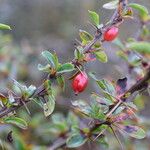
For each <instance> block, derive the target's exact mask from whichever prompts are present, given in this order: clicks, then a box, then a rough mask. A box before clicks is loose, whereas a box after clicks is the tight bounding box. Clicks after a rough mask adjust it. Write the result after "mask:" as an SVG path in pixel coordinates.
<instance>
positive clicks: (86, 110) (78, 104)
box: [72, 100, 91, 116]
mask: <svg viewBox="0 0 150 150" xmlns="http://www.w3.org/2000/svg"><path fill="white" fill-rule="evenodd" d="M72 105H73V106H74V107H75V108H76V109H77V110H79V111H80V112H82V113H83V114H84V115H87V116H89V114H90V113H91V107H90V106H89V105H88V104H87V103H86V102H84V101H83V100H77V101H73V102H72Z"/></svg>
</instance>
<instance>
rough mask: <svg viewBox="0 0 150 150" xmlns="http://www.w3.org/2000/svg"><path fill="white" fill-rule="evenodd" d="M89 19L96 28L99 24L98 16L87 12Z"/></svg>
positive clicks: (92, 12)
mask: <svg viewBox="0 0 150 150" xmlns="http://www.w3.org/2000/svg"><path fill="white" fill-rule="evenodd" d="M89 17H90V19H91V21H92V23H94V24H95V25H96V26H97V27H98V26H99V22H100V19H99V15H98V14H97V13H96V12H94V11H90V10H89Z"/></svg>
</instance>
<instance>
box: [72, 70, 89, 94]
mask: <svg viewBox="0 0 150 150" xmlns="http://www.w3.org/2000/svg"><path fill="white" fill-rule="evenodd" d="M87 84H88V76H87V74H86V73H85V72H81V73H79V74H78V75H77V76H76V77H75V78H74V79H73V82H72V88H73V90H74V92H75V94H78V93H80V92H82V91H84V90H85V88H86V87H87Z"/></svg>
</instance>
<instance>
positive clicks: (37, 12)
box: [0, 0, 150, 150]
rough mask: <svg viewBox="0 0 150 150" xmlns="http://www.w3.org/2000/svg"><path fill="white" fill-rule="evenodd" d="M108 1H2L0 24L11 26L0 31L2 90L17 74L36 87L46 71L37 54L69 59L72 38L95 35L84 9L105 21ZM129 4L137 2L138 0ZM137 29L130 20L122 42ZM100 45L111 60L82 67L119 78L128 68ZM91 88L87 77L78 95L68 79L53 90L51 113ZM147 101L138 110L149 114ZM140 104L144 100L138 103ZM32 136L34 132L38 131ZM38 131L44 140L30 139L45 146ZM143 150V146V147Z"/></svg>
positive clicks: (112, 51)
mask: <svg viewBox="0 0 150 150" xmlns="http://www.w3.org/2000/svg"><path fill="white" fill-rule="evenodd" d="M106 2H108V0H0V22H1V23H6V24H8V25H10V26H11V27H12V31H4V32H2V33H1V34H0V85H1V86H0V89H1V91H2V92H4V93H5V92H6V91H7V87H10V86H11V85H10V82H11V79H10V78H15V79H16V80H18V81H21V82H24V83H25V84H26V85H30V84H34V85H36V86H38V85H40V84H41V82H42V79H44V77H45V75H44V74H43V73H41V72H39V71H38V69H37V65H38V63H43V59H42V57H41V52H42V51H43V50H55V51H56V52H57V54H58V57H59V59H60V61H61V62H66V60H67V61H68V60H71V59H72V58H73V52H74V43H75V39H76V38H79V36H78V30H79V29H84V30H88V31H90V32H91V33H93V30H92V29H91V27H90V25H89V24H88V10H94V11H96V12H98V13H99V14H100V15H101V22H106V21H108V20H109V18H110V17H111V15H112V13H113V11H111V10H105V9H103V8H102V5H103V4H104V3H106ZM132 2H136V0H133V1H132ZM137 2H138V3H140V4H143V5H145V6H146V7H147V8H148V9H149V10H150V1H149V0H144V1H143V0H138V1H137ZM135 15H136V14H135ZM138 28H139V24H138V20H137V19H135V20H130V19H128V20H126V21H125V23H124V24H122V25H121V27H120V30H121V32H120V33H119V37H120V38H121V39H122V40H123V41H124V40H125V39H126V38H128V37H136V36H138ZM104 47H105V48H106V53H108V57H109V62H108V63H107V64H101V63H99V62H92V63H90V64H88V65H86V69H87V70H88V71H89V70H91V71H96V72H97V74H98V75H99V77H100V78H102V77H105V78H110V79H113V80H117V79H118V78H121V77H124V76H125V75H126V72H127V66H126V65H125V62H124V61H122V60H121V59H120V58H118V57H117V56H116V55H115V50H116V47H115V46H114V45H112V44H108V43H104ZM118 64H119V65H118ZM106 68H107V69H106ZM92 91H97V87H96V86H95V83H94V82H93V81H90V85H89V86H88V88H87V89H86V91H85V92H84V93H83V94H80V95H79V97H76V96H75V95H74V93H73V91H72V90H71V89H70V82H68V84H67V86H66V90H65V92H64V93H62V92H59V90H58V91H57V92H59V94H58V96H57V103H58V105H57V109H56V110H55V111H56V112H57V111H63V112H65V113H66V112H67V110H66V108H68V107H66V106H70V105H71V103H70V102H71V100H76V99H79V98H83V99H89V96H90V94H89V93H90V92H92ZM145 103H146V106H145V109H144V110H143V111H142V114H144V116H145V117H149V116H150V112H149V107H150V103H149V102H148V100H145ZM33 105H34V104H33ZM140 105H144V104H143V103H142V102H141V104H140ZM30 107H31V108H32V110H33V113H32V115H33V116H34V115H36V114H35V112H37V109H39V108H36V107H35V109H33V108H34V107H33V106H29V108H30ZM40 111H41V110H40V109H39V114H38V115H37V116H41V114H40V113H42V111H41V112H40ZM20 113H22V112H20ZM33 118H35V116H34V117H33ZM39 118H40V117H39ZM29 120H30V121H31V120H32V119H31V118H30V119H29ZM39 122H40V121H39ZM37 126H38V125H37ZM4 128H6V131H7V130H9V127H4ZM30 130H31V132H37V130H36V129H33V130H32V128H31V129H30ZM22 132H23V131H22ZM24 132H25V131H24ZM24 132H23V134H24ZM34 134H35V133H33V136H35V135H36V134H35V135H34ZM37 134H38V135H37V138H39V139H40V138H41V139H42V140H43V141H44V142H45V143H44V142H43V143H42V141H41V143H40V142H39V141H40V140H39V139H36V137H34V138H35V139H34V138H33V141H32V142H33V143H34V144H35V143H36V142H35V141H37V143H38V142H39V143H38V144H49V140H48V139H47V138H48V135H44V134H43V133H42V134H41V133H38V132H37ZM38 136H39V137H38ZM25 139H28V137H26V138H25ZM29 139H30V138H29ZM25 141H26V140H25ZM139 143H141V141H139V142H137V144H139ZM114 147H115V146H114ZM142 148H143V147H142ZM137 149H138V148H137ZM139 149H140V146H139ZM141 150H144V148H143V149H141Z"/></svg>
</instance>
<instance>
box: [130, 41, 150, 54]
mask: <svg viewBox="0 0 150 150" xmlns="http://www.w3.org/2000/svg"><path fill="white" fill-rule="evenodd" d="M127 48H129V49H131V50H135V51H137V52H139V53H145V54H150V43H148V42H131V43H129V44H127Z"/></svg>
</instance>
